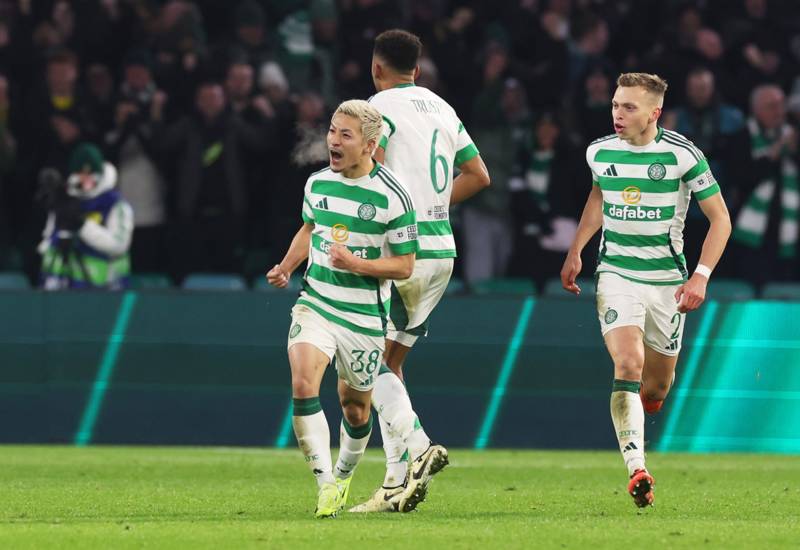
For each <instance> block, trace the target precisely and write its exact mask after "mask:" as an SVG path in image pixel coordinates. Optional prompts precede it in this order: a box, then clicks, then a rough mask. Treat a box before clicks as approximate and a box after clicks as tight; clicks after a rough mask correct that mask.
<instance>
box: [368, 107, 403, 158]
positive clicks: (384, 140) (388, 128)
mask: <svg viewBox="0 0 800 550" xmlns="http://www.w3.org/2000/svg"><path fill="white" fill-rule="evenodd" d="M369 102H370V104H371V105H372V106H373V107H375V108H376V109H378V111H379V112H380V113H381V117H382V118H383V128H382V129H381V138H380V140H379V141H378V147H381V148H383V149H384V150H386V147H387V146H388V145H389V139H391V137H392V135H394V133H395V132H396V131H397V126H396V125H395V123H394V121H393V120H392V119H391V118H389V116H388V115H387V114H386V112H387V111H388V109H387V105H386V102H385V101H384V99H383V97H382V96H381V95H380V94H376V95H374V96H372V97H371V98H370V99H369Z"/></svg>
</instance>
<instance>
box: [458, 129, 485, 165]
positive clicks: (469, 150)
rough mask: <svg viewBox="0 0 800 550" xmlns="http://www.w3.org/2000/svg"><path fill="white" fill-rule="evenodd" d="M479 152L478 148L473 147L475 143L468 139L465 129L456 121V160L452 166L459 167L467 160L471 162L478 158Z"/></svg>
mask: <svg viewBox="0 0 800 550" xmlns="http://www.w3.org/2000/svg"><path fill="white" fill-rule="evenodd" d="M478 154H479V151H478V148H477V147H476V146H475V143H474V142H473V141H472V138H471V137H469V134H468V133H467V130H466V128H464V125H463V124H462V123H461V121H460V120H459V121H458V138H457V141H456V158H455V161H454V163H453V164H455V165H456V166H461V165H462V164H464V163H465V162H467V161H468V160H472V159H473V158H475V157H476V156H478Z"/></svg>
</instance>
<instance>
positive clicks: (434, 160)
mask: <svg viewBox="0 0 800 550" xmlns="http://www.w3.org/2000/svg"><path fill="white" fill-rule="evenodd" d="M370 103H371V104H372V105H373V106H374V107H375V108H377V109H378V110H379V111H380V112H381V114H382V115H383V119H384V123H385V124H384V129H383V130H384V131H383V135H382V136H381V140H380V146H381V147H383V149H384V150H385V152H386V154H385V157H384V161H385V164H386V166H388V167H389V168H390V169H392V171H394V172H395V173H396V174H397V176H398V178H399V179H400V180H401V181H402V182H404V183H405V184H406V186H407V188H408V190H409V192H410V193H411V196H412V198H413V199H414V204H415V205H416V208H417V225H418V228H419V245H420V250H419V251H418V252H417V259H423V260H424V259H435V258H453V257H455V256H456V245H455V240H454V239H453V229H452V227H451V226H450V214H449V212H450V195H451V193H452V191H453V172H454V167H457V166H460V165H461V164H463V163H464V162H466V161H468V160H470V159H472V158H473V157H475V156H476V155H477V154H478V150H477V148H476V147H475V144H474V143H473V142H472V139H471V138H470V137H469V134H468V133H467V131H466V130H465V129H464V125H463V124H461V121H460V120H459V118H458V116H457V115H456V112H455V111H454V110H453V108H452V107H451V106H450V105H448V103H447V102H446V101H445V100H443V99H442V98H440V97H439V96H438V95H436V94H435V93H433V92H431V91H430V90H428V89H427V88H423V87H419V86H414V85H413V84H409V85H401V86H398V87H395V88H391V89H389V90H384V91H382V92H379V93H378V94H376V95H374V96H372V98H370Z"/></svg>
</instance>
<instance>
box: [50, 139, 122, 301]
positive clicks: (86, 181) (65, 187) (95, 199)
mask: <svg viewBox="0 0 800 550" xmlns="http://www.w3.org/2000/svg"><path fill="white" fill-rule="evenodd" d="M116 183H117V171H116V169H115V168H114V166H113V165H111V164H110V163H108V162H105V161H104V160H103V156H102V154H101V153H100V149H98V148H97V147H96V146H94V145H92V144H90V143H80V144H78V145H77V146H76V147H75V148H74V149H73V151H72V154H71V156H70V159H69V178H68V179H67V181H66V184H64V183H63V182H62V180H61V178H60V176H59V175H58V173H57V172H56V171H54V170H53V171H52V172H51V178H50V180H49V181H46V182H45V184H46V185H47V186H48V187H49V189H48V193H47V194H48V197H47V199H48V201H49V205H48V206H49V208H50V212H49V214H48V217H47V224H46V226H45V229H44V240H43V241H42V242H41V244H40V245H39V253H40V254H42V271H41V279H42V287H43V288H44V289H45V290H62V289H75V288H92V289H107V290H119V289H122V288H125V287H126V286H127V285H128V275H129V273H130V261H129V258H128V250H129V248H130V244H131V237H132V234H133V210H132V209H131V207H130V205H129V204H128V203H127V202H125V200H124V199H123V198H122V196H121V195H120V194H119V192H118V191H117V190H116V189H114V187H115V185H116Z"/></svg>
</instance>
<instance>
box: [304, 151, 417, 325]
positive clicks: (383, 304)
mask: <svg viewBox="0 0 800 550" xmlns="http://www.w3.org/2000/svg"><path fill="white" fill-rule="evenodd" d="M302 216H303V221H304V222H305V223H309V224H313V225H314V230H313V232H312V234H311V244H310V249H309V254H308V266H307V268H306V272H305V277H304V280H303V290H302V291H301V292H300V298H299V300H298V302H297V303H299V304H304V305H306V306H308V307H310V308H311V309H313V310H314V311H316V312H317V313H319V314H320V315H322V316H323V317H325V318H326V319H328V320H329V321H331V322H333V323H336V324H338V325H341V326H343V327H345V328H348V329H350V330H353V331H356V332H360V333H364V334H368V335H371V336H382V335H383V334H384V332H385V326H386V315H387V312H388V305H389V300H390V298H391V289H390V281H389V280H381V279H376V278H374V277H367V276H363V275H358V274H355V273H351V272H349V271H345V270H341V269H337V268H335V267H333V265H331V261H330V257H329V256H328V251H329V250H330V247H331V246H332V245H333V244H336V243H338V244H342V245H345V246H347V248H348V249H349V250H350V251H351V252H352V253H353V254H355V255H356V256H358V257H361V258H365V259H369V260H373V259H376V258H382V257H386V256H400V255H404V254H411V253H414V252H416V251H417V249H418V248H419V246H418V243H417V222H416V213H415V211H414V203H413V201H412V200H411V196H410V195H409V193H408V191H407V190H406V189H405V187H404V186H403V185H401V184H400V183H399V181H398V179H397V177H396V176H395V175H394V174H393V173H392V172H391V171H390V170H388V169H387V168H386V167H385V166H382V165H380V164H379V163H377V162H376V163H375V166H374V168H373V169H372V171H371V172H370V173H369V174H367V175H365V176H362V177H360V178H358V179H349V178H345V177H344V176H342V175H341V174H337V173H336V172H334V171H333V170H331V169H330V168H326V169H324V170H320V171H319V172H315V173H314V174H312V175H311V176H310V177H309V178H308V181H307V182H306V186H305V193H304V197H303V212H302Z"/></svg>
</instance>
